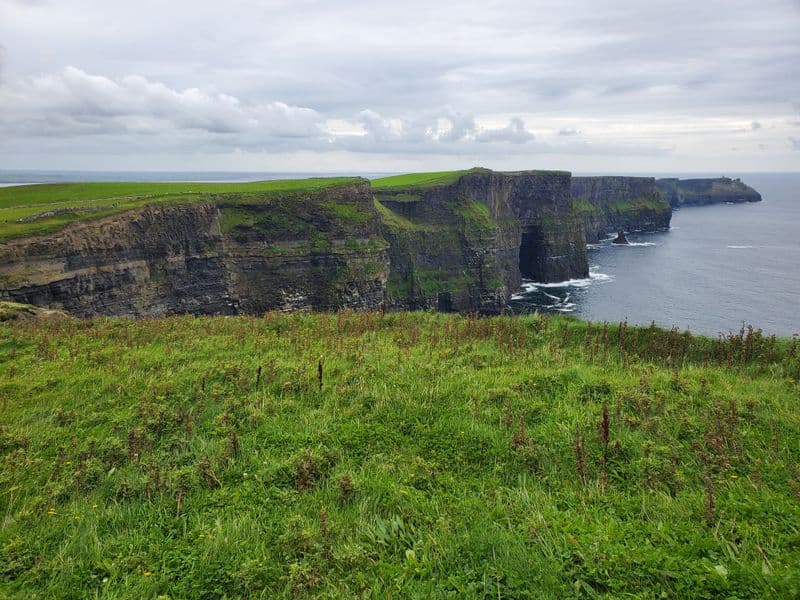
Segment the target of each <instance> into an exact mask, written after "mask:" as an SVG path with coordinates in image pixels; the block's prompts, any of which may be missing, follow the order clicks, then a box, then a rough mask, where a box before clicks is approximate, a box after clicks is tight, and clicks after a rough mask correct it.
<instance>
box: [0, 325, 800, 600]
mask: <svg viewBox="0 0 800 600" xmlns="http://www.w3.org/2000/svg"><path fill="white" fill-rule="evenodd" d="M797 378H798V357H797V344H796V343H794V344H791V343H790V342H788V341H781V340H778V341H775V340H772V339H765V338H763V337H761V336H759V335H758V334H753V333H751V334H749V335H748V334H747V333H744V332H743V335H741V336H732V338H731V339H728V340H725V341H716V342H715V341H714V340H708V339H705V338H692V337H690V336H688V335H683V334H679V333H677V332H667V331H663V330H659V329H656V328H649V329H628V328H627V327H626V326H624V325H620V326H619V327H598V326H596V325H595V326H591V325H587V324H585V323H580V322H576V321H572V320H566V319H558V318H541V317H524V318H514V319H512V318H493V319H481V320H473V319H468V318H463V317H458V316H445V315H433V314H408V313H404V314H386V315H381V314H349V313H342V314H339V315H282V314H268V315H266V316H265V317H264V318H245V317H241V318H191V317H185V318H167V319H153V320H148V319H143V320H139V321H128V320H114V319H98V320H88V321H79V320H64V319H61V320H37V319H31V320H17V321H10V322H6V323H4V324H3V323H0V418H1V419H2V427H1V428H0V460H1V461H2V462H0V507H2V514H3V521H2V528H1V529H0V596H3V597H11V598H15V597H18V598H36V597H38V598H44V597H58V598H87V597H105V598H152V597H169V598H218V597H226V596H227V597H240V596H244V597H251V598H254V597H263V598H271V597H276V596H286V597H296V596H303V595H309V596H312V595H313V596H319V597H329V598H340V597H369V598H387V597H395V598H410V597H419V598H429V597H486V598H498V597H499V598H542V597H545V598H547V597H552V598H577V597H587V598H592V597H604V596H606V597H642V598H661V597H674V598H716V597H732V598H748V597H786V598H791V597H797V595H798V594H799V593H800V569H798V565H800V487H798V481H797V478H798V475H797V471H796V470H795V468H796V465H797V460H798V448H800V417H798V412H797V400H798V391H799V388H798V379H797Z"/></svg>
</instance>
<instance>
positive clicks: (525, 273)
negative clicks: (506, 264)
mask: <svg viewBox="0 0 800 600" xmlns="http://www.w3.org/2000/svg"><path fill="white" fill-rule="evenodd" d="M541 247H542V239H541V234H540V233H539V232H538V231H537V230H535V229H527V230H523V231H522V242H521V243H520V246H519V272H520V274H521V275H522V277H523V278H524V279H533V280H534V281H536V279H537V277H539V275H540V272H539V270H540V269H539V262H540V260H541Z"/></svg>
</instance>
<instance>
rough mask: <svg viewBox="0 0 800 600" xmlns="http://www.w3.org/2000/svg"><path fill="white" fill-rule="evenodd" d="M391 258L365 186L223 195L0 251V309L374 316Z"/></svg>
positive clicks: (89, 224) (77, 227) (85, 225)
mask: <svg viewBox="0 0 800 600" xmlns="http://www.w3.org/2000/svg"><path fill="white" fill-rule="evenodd" d="M386 249H387V248H386V243H385V241H384V240H383V239H382V238H381V237H380V235H379V232H378V221H377V216H376V214H375V211H374V207H373V204H372V194H371V190H370V187H369V183H368V182H366V181H364V182H363V183H360V184H356V185H349V186H345V187H341V188H335V189H331V190H325V191H324V192H317V193H313V194H306V195H304V194H284V195H280V196H277V197H276V196H274V195H269V196H260V195H259V194H225V195H220V196H217V197H214V198H210V199H209V200H207V201H203V202H193V203H191V204H181V205H172V206H170V205H152V206H145V207H143V208H139V209H135V210H133V211H128V212H125V213H122V214H119V215H114V216H111V217H106V218H102V219H98V220H92V221H86V222H80V223H74V224H72V225H69V226H67V227H66V228H64V229H63V230H61V231H59V232H57V233H54V234H51V235H47V236H42V237H35V238H23V239H19V240H11V241H8V242H5V243H3V244H0V299H7V300H12V301H16V302H24V303H29V304H34V305H37V306H47V307H51V308H63V309H65V310H68V311H69V312H72V313H74V314H78V315H97V314H105V315H130V316H139V315H163V314H174V313H193V314H234V313H238V312H245V313H258V312H261V311H264V310H267V309H296V308H314V309H335V308H342V307H345V306H353V307H365V308H375V307H377V306H380V304H381V303H382V302H383V287H384V283H385V281H386V278H387V276H388V267H389V264H388V255H387V252H386Z"/></svg>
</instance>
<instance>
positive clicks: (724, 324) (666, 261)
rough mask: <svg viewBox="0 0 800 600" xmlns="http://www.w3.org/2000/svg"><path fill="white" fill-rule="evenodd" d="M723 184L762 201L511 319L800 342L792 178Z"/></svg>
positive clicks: (96, 175)
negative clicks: (553, 318)
mask: <svg viewBox="0 0 800 600" xmlns="http://www.w3.org/2000/svg"><path fill="white" fill-rule="evenodd" d="M325 175H334V174H333V173H329V174H321V173H252V172H247V173H229V172H219V173H210V172H202V173H195V172H171V173H165V172H139V173H131V172H119V173H112V172H63V171H19V172H11V171H0V186H3V185H14V184H16V185H18V184H20V183H56V182H63V181H254V180H259V179H261V180H263V179H283V178H294V177H310V176H325ZM362 175H363V176H365V177H377V176H381V175H385V173H369V174H362ZM727 175H728V176H731V177H741V178H742V181H744V182H745V183H747V184H748V185H751V186H752V187H754V188H755V189H756V190H758V191H759V192H760V193H761V195H762V197H763V199H764V201H763V202H759V203H754V204H731V205H725V204H722V205H713V206H706V207H686V208H682V209H680V210H677V211H675V212H674V214H673V217H672V227H671V229H670V230H669V231H662V232H658V233H649V234H645V233H632V234H630V235H629V236H628V239H629V240H630V241H631V242H632V243H631V244H630V245H629V246H617V245H613V244H611V242H610V239H609V240H606V241H605V242H602V243H600V244H596V245H593V246H590V247H589V262H590V265H591V269H590V277H589V278H587V279H581V280H573V281H567V282H561V283H555V284H552V283H551V284H539V283H535V282H531V281H526V282H524V286H523V287H524V289H523V290H520V291H519V292H518V293H515V294H514V296H513V298H512V301H511V307H512V310H513V311H514V312H516V313H531V312H536V311H538V312H547V313H562V314H571V315H574V316H576V317H578V318H581V319H586V320H591V321H599V322H602V321H608V322H616V321H624V320H627V321H628V322H629V323H631V324H649V323H651V322H655V323H656V324H657V325H662V326H665V327H673V326H675V327H678V328H680V329H689V330H690V331H692V332H694V333H702V334H706V335H711V336H716V335H719V334H727V333H729V332H735V331H738V330H739V328H740V327H741V326H742V325H743V324H747V325H752V326H753V327H755V328H757V329H758V328H760V329H762V330H763V331H764V332H765V333H768V334H772V333H774V334H777V335H781V336H792V335H795V334H799V333H800V173H792V174H779V173H757V174H747V173H743V174H735V173H727ZM674 176H681V177H699V176H702V175H691V174H682V175H681V174H678V175H674ZM710 176H713V175H710ZM609 233H611V232H609Z"/></svg>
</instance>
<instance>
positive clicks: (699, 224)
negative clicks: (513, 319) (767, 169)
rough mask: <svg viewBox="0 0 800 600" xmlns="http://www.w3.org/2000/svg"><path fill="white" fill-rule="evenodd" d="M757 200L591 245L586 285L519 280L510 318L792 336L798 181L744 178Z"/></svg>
mask: <svg viewBox="0 0 800 600" xmlns="http://www.w3.org/2000/svg"><path fill="white" fill-rule="evenodd" d="M741 178H742V181H744V182H745V183H747V184H748V185H751V186H752V187H754V188H755V189H756V190H758V191H759V192H760V193H761V195H762V197H763V202H758V203H753V204H717V205H712V206H705V207H686V208H682V209H680V210H677V211H675V212H674V213H673V217H672V227H671V229H670V230H669V231H663V232H658V233H650V234H637V233H633V234H631V235H629V236H627V237H628V239H629V240H630V241H631V242H632V243H631V245H630V246H618V245H614V244H611V242H610V240H606V241H604V242H602V243H600V244H597V245H594V246H590V247H589V264H590V266H591V269H590V274H591V276H590V278H589V279H586V280H577V281H569V282H563V283H561V284H555V285H554V284H548V285H539V284H535V283H533V282H525V284H524V288H525V289H524V290H523V291H522V292H521V293H519V294H516V295H515V296H514V299H513V300H512V308H513V310H514V311H515V312H518V313H524V312H533V311H540V312H559V313H566V314H573V315H575V316H577V317H579V318H581V319H585V320H590V321H609V322H612V321H622V320H627V321H628V322H629V323H637V324H649V323H650V322H651V321H655V323H656V324H657V325H662V326H666V327H672V326H677V327H679V328H681V329H689V330H691V331H693V332H695V333H703V334H707V335H711V336H716V335H718V334H720V333H722V334H726V333H729V332H731V331H738V330H739V328H740V327H741V326H742V323H746V324H748V325H752V326H753V327H755V328H760V329H763V330H764V332H766V333H775V334H777V335H783V336H791V335H794V334H797V333H800V173H795V174H777V173H776V174H749V175H748V174H743V175H741Z"/></svg>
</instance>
